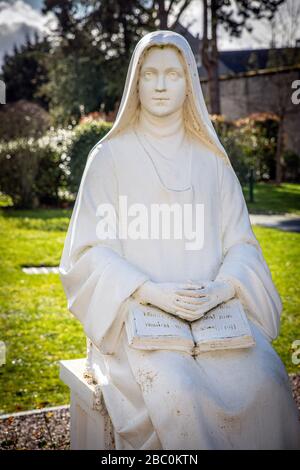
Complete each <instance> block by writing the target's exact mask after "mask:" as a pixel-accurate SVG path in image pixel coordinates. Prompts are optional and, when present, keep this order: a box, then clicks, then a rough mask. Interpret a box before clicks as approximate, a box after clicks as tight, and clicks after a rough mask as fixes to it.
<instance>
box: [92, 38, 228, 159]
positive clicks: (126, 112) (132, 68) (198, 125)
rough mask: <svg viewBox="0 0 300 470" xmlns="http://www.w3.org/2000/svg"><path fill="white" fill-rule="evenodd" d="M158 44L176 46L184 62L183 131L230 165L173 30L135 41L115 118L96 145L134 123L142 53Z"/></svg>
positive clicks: (191, 63)
mask: <svg viewBox="0 0 300 470" xmlns="http://www.w3.org/2000/svg"><path fill="white" fill-rule="evenodd" d="M160 45H171V46H173V47H176V48H177V50H178V51H179V53H181V57H182V58H183V63H184V64H185V68H186V74H187V98H186V101H185V104H184V118H185V125H186V128H187V130H188V131H189V132H190V133H191V134H193V135H194V136H196V137H197V138H199V139H200V140H201V142H202V143H204V144H205V145H207V147H209V148H210V149H212V150H213V151H214V153H216V154H217V155H219V156H220V157H222V158H223V159H224V160H225V161H226V163H228V164H229V165H230V160H229V158H228V156H227V153H226V151H225V149H224V147H223V146H222V144H221V142H220V140H219V138H218V136H217V134H216V131H215V129H214V127H213V125H212V122H211V120H210V117H209V114H208V111H207V107H206V104H205V101H204V98H203V93H202V90H201V85H200V80H199V74H198V70H197V65H196V61H195V57H194V54H193V52H192V49H191V47H190V45H189V43H188V42H187V40H186V39H185V38H184V37H183V36H181V35H180V34H178V33H175V32H173V31H154V32H152V33H148V34H146V35H145V36H144V37H143V38H142V39H141V40H140V41H139V42H138V43H137V45H136V47H135V49H134V52H133V54H132V57H131V60H130V64H129V67H128V71H127V77H126V82H125V86H124V91H123V95H122V99H121V103H120V107H119V110H118V113H117V116H116V120H115V122H114V125H113V127H112V128H111V130H110V131H109V132H108V133H107V134H106V135H105V136H104V137H103V138H102V139H101V140H100V141H99V142H98V144H99V143H101V142H103V141H104V140H106V139H110V138H111V137H114V136H116V135H117V134H118V133H119V132H122V131H123V130H125V128H127V127H128V126H130V125H132V124H134V122H135V120H136V118H137V115H138V112H137V111H138V109H139V97H138V77H139V70H140V66H141V64H142V61H143V55H144V53H145V52H146V50H147V49H148V48H149V47H152V46H160ZM98 144H97V145H98Z"/></svg>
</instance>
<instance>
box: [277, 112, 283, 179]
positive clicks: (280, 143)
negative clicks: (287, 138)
mask: <svg viewBox="0 0 300 470" xmlns="http://www.w3.org/2000/svg"><path fill="white" fill-rule="evenodd" d="M283 134H284V118H283V117H282V116H281V117H280V121H279V124H278V132H277V147H276V184H281V183H282V166H283V159H282V154H283V150H284V140H283Z"/></svg>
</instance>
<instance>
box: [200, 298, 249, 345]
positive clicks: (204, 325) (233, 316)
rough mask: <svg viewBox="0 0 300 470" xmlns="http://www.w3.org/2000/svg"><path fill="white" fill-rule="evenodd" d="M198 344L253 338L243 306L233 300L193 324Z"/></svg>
mask: <svg viewBox="0 0 300 470" xmlns="http://www.w3.org/2000/svg"><path fill="white" fill-rule="evenodd" d="M191 328H192V333H193V336H194V340H195V342H196V343H200V342H201V341H208V340H214V339H223V338H224V339H226V338H228V339H230V338H235V337H240V336H252V333H251V330H250V326H249V324H248V320H247V317H246V314H245V312H244V309H243V306H242V304H241V303H240V301H239V300H237V299H233V300H230V301H228V302H226V303H223V304H221V305H219V306H217V307H216V308H214V309H213V310H211V311H210V312H208V313H206V314H205V315H204V317H203V318H201V319H200V320H197V321H195V322H193V323H192V327H191Z"/></svg>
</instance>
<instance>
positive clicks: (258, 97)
mask: <svg viewBox="0 0 300 470" xmlns="http://www.w3.org/2000/svg"><path fill="white" fill-rule="evenodd" d="M295 80H300V65H299V66H298V67H294V68H293V69H287V70H280V71H278V70H277V71H272V70H269V71H262V72H247V73H245V74H240V75H237V76H233V77H230V76H227V77H222V76H221V77H220V92H221V109H222V114H223V115H224V116H225V117H226V118H227V119H229V120H234V119H238V118H242V117H246V116H247V115H249V114H252V113H257V112H272V113H276V114H278V115H283V117H284V122H285V142H286V148H287V149H290V150H293V151H295V152H296V153H298V154H299V155H300V104H298V105H297V104H293V103H292V100H291V96H292V93H293V92H294V91H295V90H293V89H292V87H291V85H292V83H293V81H295ZM201 85H202V89H203V93H204V96H205V101H206V103H208V102H209V99H208V84H207V81H205V80H203V81H202V82H201ZM298 96H299V95H298Z"/></svg>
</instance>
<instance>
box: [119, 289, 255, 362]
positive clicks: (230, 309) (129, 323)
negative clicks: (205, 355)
mask: <svg viewBox="0 0 300 470" xmlns="http://www.w3.org/2000/svg"><path fill="white" fill-rule="evenodd" d="M125 328H126V332H127V337H128V342H129V345H130V346H132V347H133V348H136V349H148V350H154V349H169V350H177V351H184V352H187V353H189V354H192V355H194V356H195V355H197V354H199V353H201V352H205V351H213V350H218V349H235V348H248V347H251V346H254V345H255V340H254V338H253V336H252V333H251V329H250V325H249V323H248V320H247V316H246V313H245V311H244V308H243V306H242V304H241V302H240V301H239V300H238V299H236V298H234V299H231V300H229V301H228V302H224V303H222V304H220V305H218V306H217V307H215V308H214V309H212V310H210V311H209V312H207V313H206V314H205V315H204V316H203V317H202V318H200V319H199V320H195V321H194V322H188V321H185V320H182V319H180V318H178V317H176V316H175V315H171V314H169V313H166V312H164V311H163V310H160V309H159V308H157V307H154V306H152V305H141V304H140V303H138V302H137V301H135V300H131V301H130V302H129V304H128V315H127V318H126V321H125Z"/></svg>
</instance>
